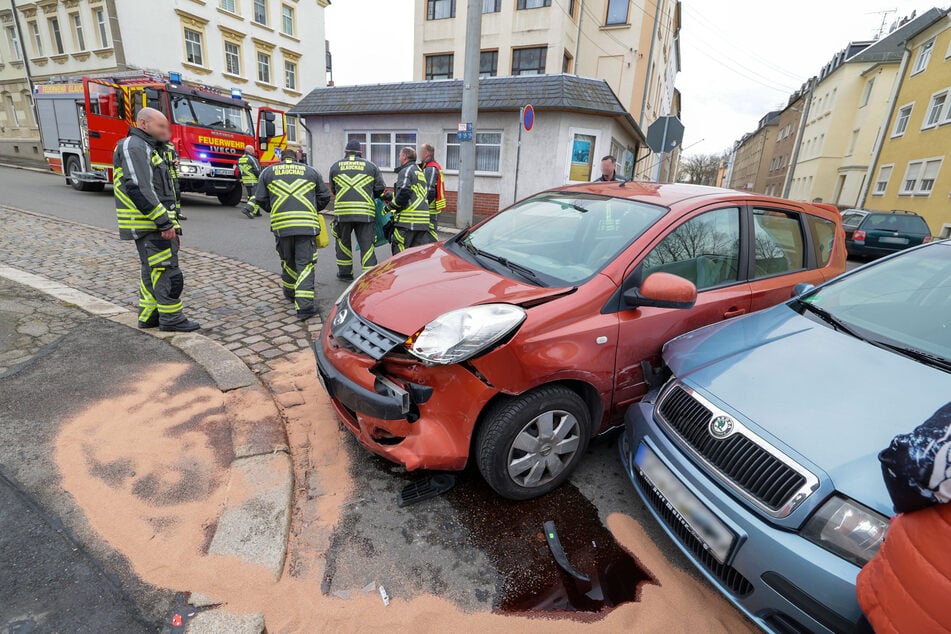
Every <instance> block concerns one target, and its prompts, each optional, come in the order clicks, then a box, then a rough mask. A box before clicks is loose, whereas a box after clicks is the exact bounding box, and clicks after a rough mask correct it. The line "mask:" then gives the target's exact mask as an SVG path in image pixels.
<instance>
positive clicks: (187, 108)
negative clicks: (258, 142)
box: [170, 95, 254, 136]
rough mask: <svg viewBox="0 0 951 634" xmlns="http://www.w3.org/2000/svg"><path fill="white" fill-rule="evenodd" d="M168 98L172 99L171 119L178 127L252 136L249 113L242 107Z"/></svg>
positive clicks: (191, 97) (175, 97) (199, 100)
mask: <svg viewBox="0 0 951 634" xmlns="http://www.w3.org/2000/svg"><path fill="white" fill-rule="evenodd" d="M170 97H171V98H172V118H173V119H174V120H175V123H177V124H179V125H193V126H198V127H200V128H211V129H213V130H227V131H229V132H233V133H235V134H243V135H246V136H254V125H253V124H252V123H251V113H250V112H249V111H248V110H247V109H246V108H243V107H242V106H239V105H237V104H229V103H221V102H216V101H212V100H210V99H204V98H202V97H194V96H185V95H170Z"/></svg>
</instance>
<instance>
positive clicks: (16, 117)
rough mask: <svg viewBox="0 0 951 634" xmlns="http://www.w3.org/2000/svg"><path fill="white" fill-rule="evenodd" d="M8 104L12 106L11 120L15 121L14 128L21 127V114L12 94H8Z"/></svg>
mask: <svg viewBox="0 0 951 634" xmlns="http://www.w3.org/2000/svg"><path fill="white" fill-rule="evenodd" d="M7 106H9V108H10V121H12V122H13V127H14V128H19V127H20V115H19V114H18V113H17V104H16V102H15V101H13V97H12V96H11V95H7Z"/></svg>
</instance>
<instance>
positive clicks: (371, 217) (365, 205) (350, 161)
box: [330, 140, 386, 280]
mask: <svg viewBox="0 0 951 634" xmlns="http://www.w3.org/2000/svg"><path fill="white" fill-rule="evenodd" d="M344 152H345V154H344V158H342V159H340V160H339V161H337V162H336V163H334V164H333V166H332V167H331V168H330V190H331V191H332V192H333V194H334V217H335V221H334V237H335V238H336V248H337V278H338V279H342V280H352V279H353V243H352V242H351V237H352V236H353V235H356V238H357V244H358V245H359V246H360V253H361V254H362V257H361V258H360V263H361V265H362V267H363V268H364V269H368V268H370V267H372V266H376V254H375V253H374V251H375V249H376V247H375V245H374V242H375V241H376V226H375V224H374V221H375V220H376V202H375V199H377V198H379V197H380V196H382V195H383V190H384V189H386V185H385V184H384V182H383V175H382V174H381V173H380V168H378V167H377V166H376V165H374V164H373V163H371V162H370V161H368V160H366V159H365V158H363V153H362V152H361V151H360V142H359V141H356V140H353V141H349V142H348V143H347V147H346V149H345V150H344Z"/></svg>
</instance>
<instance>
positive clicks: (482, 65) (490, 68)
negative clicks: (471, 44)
mask: <svg viewBox="0 0 951 634" xmlns="http://www.w3.org/2000/svg"><path fill="white" fill-rule="evenodd" d="M498 74H499V52H498V51H482V52H481V53H479V79H485V78H486V77H495V76H496V75H498Z"/></svg>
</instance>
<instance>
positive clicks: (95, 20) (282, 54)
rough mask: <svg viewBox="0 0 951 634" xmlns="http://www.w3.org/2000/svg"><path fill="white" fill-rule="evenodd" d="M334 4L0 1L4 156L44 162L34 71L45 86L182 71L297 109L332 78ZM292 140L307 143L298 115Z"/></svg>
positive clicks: (313, 0) (295, 0) (263, 102)
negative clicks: (327, 15)
mask: <svg viewBox="0 0 951 634" xmlns="http://www.w3.org/2000/svg"><path fill="white" fill-rule="evenodd" d="M14 4H15V5H16V11H14V10H13V6H14ZM329 4H330V2H329V0H307V1H300V0H162V1H161V2H144V1H143V0H0V25H2V28H3V33H2V34H0V60H2V62H3V63H2V67H0V92H2V93H3V94H2V95H0V97H2V98H3V102H4V103H3V108H2V109H0V116H2V119H0V126H2V131H0V157H3V156H10V155H13V156H16V155H20V156H26V157H31V158H34V159H40V160H41V159H42V150H41V149H39V145H40V142H39V135H38V132H37V129H36V123H35V121H34V120H33V118H32V112H33V107H32V101H31V100H30V94H31V93H30V84H29V81H28V77H29V80H32V82H33V83H42V82H47V81H50V80H53V79H57V78H64V77H70V76H81V75H92V74H103V73H110V72H121V71H127V70H153V71H159V72H162V73H169V72H179V73H181V74H182V77H183V79H184V80H185V82H186V83H192V84H196V85H206V86H212V87H216V88H219V89H222V90H224V91H228V92H230V90H231V89H233V88H237V89H240V90H241V91H242V93H243V97H244V99H245V100H247V101H248V102H250V103H251V104H252V105H253V106H270V107H274V108H280V109H289V108H290V107H291V106H292V105H293V104H295V103H297V102H298V101H299V100H300V98H301V97H302V96H303V95H304V94H305V93H306V92H307V91H309V90H311V89H312V88H315V87H319V86H324V85H326V62H325V60H326V51H325V41H326V40H325V37H324V9H325V7H326V6H327V5H329ZM145 9H147V12H146V11H145ZM146 13H147V15H146ZM288 137H289V141H290V143H291V144H292V145H293V144H300V143H301V142H302V141H303V139H302V138H300V131H299V130H298V125H297V123H296V121H289V126H288Z"/></svg>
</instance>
